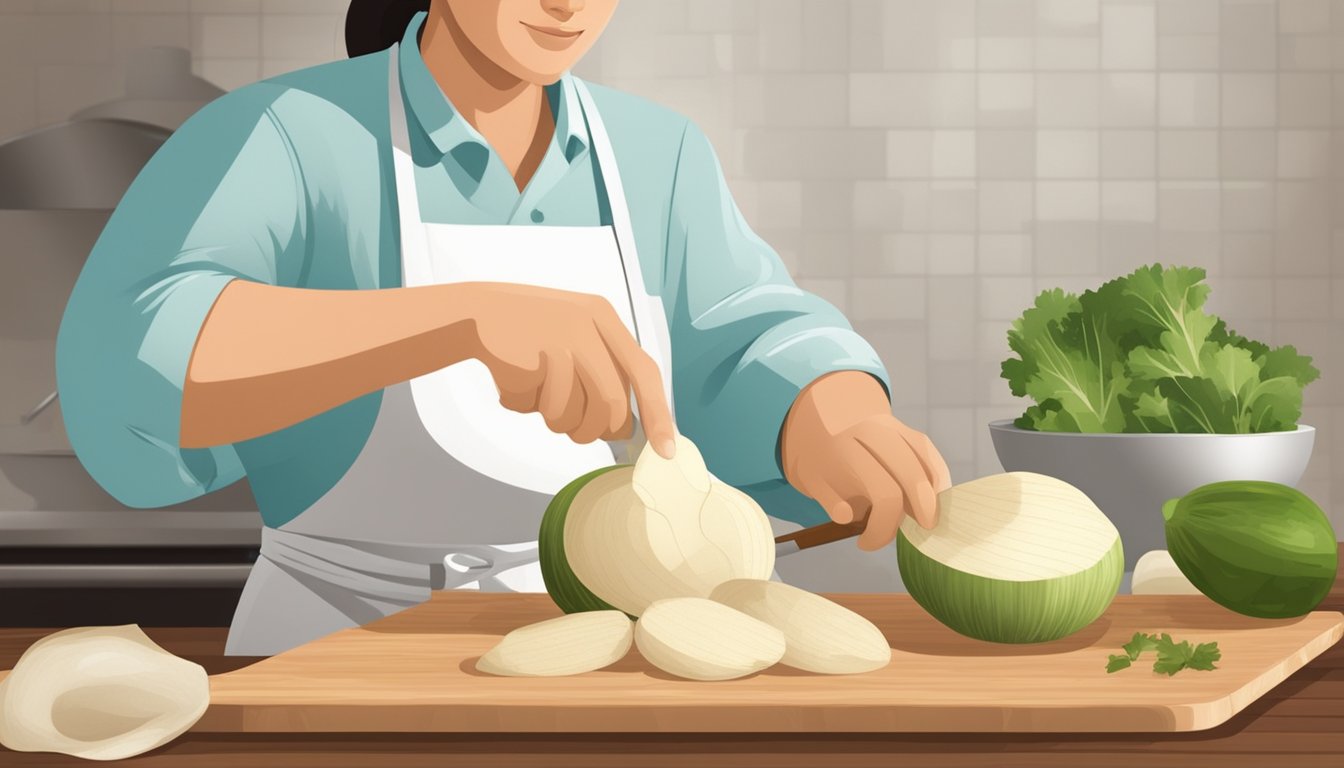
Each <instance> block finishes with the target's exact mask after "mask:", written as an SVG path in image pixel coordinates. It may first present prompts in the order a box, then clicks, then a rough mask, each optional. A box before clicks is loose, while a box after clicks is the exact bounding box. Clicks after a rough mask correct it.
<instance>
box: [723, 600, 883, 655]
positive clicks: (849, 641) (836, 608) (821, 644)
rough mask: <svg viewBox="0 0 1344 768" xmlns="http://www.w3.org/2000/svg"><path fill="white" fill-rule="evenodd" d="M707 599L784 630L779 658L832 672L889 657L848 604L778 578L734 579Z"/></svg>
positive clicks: (875, 632)
mask: <svg viewBox="0 0 1344 768" xmlns="http://www.w3.org/2000/svg"><path fill="white" fill-rule="evenodd" d="M710 599H711V600H714V601H715V602H718V603H723V604H724V605H727V606H729V607H730V608H734V609H736V610H738V611H741V612H742V613H745V614H747V615H748V616H751V617H752V618H755V619H759V620H760V621H763V622H765V623H766V624H769V625H770V626H772V627H774V628H775V629H778V630H779V631H780V632H781V633H783V635H784V646H785V647H784V656H783V657H782V658H781V659H780V663H782V664H786V665H788V666H790V667H795V668H797V669H801V670H805V671H808V672H819V673H823V674H832V675H846V674H857V673H861V672H871V671H873V670H875V669H881V668H882V667H885V666H886V665H887V663H888V662H890V661H891V646H890V645H888V644H887V639H886V638H885V637H883V635H882V632H881V630H879V629H878V628H877V627H876V626H874V625H873V623H872V622H871V621H869V620H867V619H865V618H864V617H862V616H860V615H859V614H857V613H855V612H854V611H851V610H850V609H848V608H846V607H844V606H842V605H839V604H837V603H834V602H831V601H830V600H827V599H826V598H824V597H822V596H821V595H816V594H813V593H811V592H808V591H807V590H804V589H799V588H798V587H795V586H792V585H789V584H784V583H782V582H778V581H759V580H756V579H734V580H732V581H727V582H724V583H723V584H720V585H719V586H718V587H716V588H715V589H714V591H713V592H712V593H710Z"/></svg>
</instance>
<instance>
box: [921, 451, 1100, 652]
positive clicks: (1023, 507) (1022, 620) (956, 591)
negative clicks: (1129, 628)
mask: <svg viewBox="0 0 1344 768" xmlns="http://www.w3.org/2000/svg"><path fill="white" fill-rule="evenodd" d="M896 549H897V557H898V558H899V565H900V571H901V578H902V580H903V581H904V582H905V587H906V589H907V590H908V591H909V592H910V595H911V596H912V597H913V598H914V599H915V601H916V602H918V603H919V604H920V605H921V606H922V607H923V608H924V609H925V610H926V611H928V612H929V613H930V614H932V615H933V617H934V618H936V619H938V620H939V621H941V622H942V623H943V624H946V625H947V626H948V627H950V628H952V629H953V630H955V631H957V632H960V633H961V634H963V635H966V636H968V637H973V638H976V639H979V640H988V641H991V642H996V643H1040V642H1046V641H1050V640H1057V639H1059V638H1061V637H1066V636H1068V635H1071V634H1073V633H1074V632H1077V631H1078V630H1080V629H1082V628H1083V627H1086V626H1087V625H1088V624H1091V623H1092V622H1093V621H1095V620H1096V619H1097V618H1098V617H1100V616H1101V614H1102V613H1104V612H1105V610H1106V608H1107V606H1109V605H1110V604H1111V600H1112V599H1113V598H1114V597H1115V593H1116V591H1117V590H1119V588H1120V579H1121V577H1122V576H1123V574H1124V550H1123V548H1122V545H1121V543H1120V533H1119V532H1118V531H1117V530H1116V529H1115V526H1114V525H1113V524H1112V523H1111V521H1110V520H1109V519H1108V518H1107V517H1106V515H1105V514H1103V513H1102V511H1101V510H1100V509H1098V508H1097V506H1096V505H1095V504H1093V503H1092V501H1091V500H1090V499H1089V498H1088V497H1087V495H1086V494H1084V493H1083V492H1082V491H1080V490H1078V489H1077V488H1074V487H1073V486H1072V485H1069V484H1068V483H1065V482H1063V481H1062V480H1057V479H1055V478H1052V477H1046V476H1044V475H1038V474H1034V473H1031V472H1009V473H1005V474H999V475H991V476H989V477H984V478H980V479H978V480H973V481H971V482H968V483H963V484H961V485H957V486H954V487H952V488H949V489H948V490H946V491H944V492H942V493H941V494H939V496H938V523H937V525H936V526H934V528H933V529H932V530H929V529H925V528H922V527H920V526H919V525H918V524H917V523H916V522H915V521H914V520H912V519H910V518H906V520H905V521H904V522H903V523H902V524H901V530H900V533H899V534H898V535H897V541H896Z"/></svg>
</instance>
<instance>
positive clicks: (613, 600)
mask: <svg viewBox="0 0 1344 768" xmlns="http://www.w3.org/2000/svg"><path fill="white" fill-rule="evenodd" d="M538 539H539V544H538V549H539V554H540V559H541V569H542V576H543V578H544V579H545V582H546V590H547V592H549V593H550V595H551V598H552V599H553V600H555V603H556V605H558V606H560V608H561V609H562V610H564V611H565V612H566V613H575V612H579V611H592V610H604V609H607V608H616V609H619V610H622V611H625V612H626V613H627V614H629V615H630V616H632V617H638V616H639V615H641V614H642V613H643V612H644V609H645V608H647V607H648V605H649V604H650V603H652V602H653V601H655V600H660V599H664V598H670V597H708V596H709V593H710V591H711V590H713V589H714V587H716V586H718V585H719V584H722V583H723V582H725V581H728V580H730V579H738V578H757V579H766V578H769V577H770V574H771V573H772V572H773V570H774V565H775V542H774V534H773V533H772V532H771V530H770V521H769V518H767V517H766V515H765V512H764V511H762V510H761V508H760V506H758V505H757V504H756V502H755V501H753V500H752V499H751V497H749V496H747V495H746V494H744V493H742V492H741V491H739V490H737V489H736V488H733V487H732V486H729V485H726V484H724V483H721V482H719V481H718V480H717V479H715V478H714V477H713V476H712V475H711V474H710V473H709V470H708V469H707V468H706V467H705V463H704V459H702V458H701V456H700V451H699V450H697V449H696V447H695V444H694V443H692V442H691V441H690V440H687V439H686V438H684V437H678V438H677V447H676V456H675V458H673V459H664V458H663V457H661V456H659V455H658V454H657V453H655V452H654V451H652V450H650V449H648V448H645V449H644V451H643V452H642V453H641V454H640V456H639V458H638V459H637V460H636V462H635V465H634V466H633V467H630V466H618V467H613V468H610V469H602V470H597V471H595V472H591V473H589V474H587V475H584V476H583V477H581V478H579V479H578V480H575V481H574V482H573V483H570V484H569V485H568V486H566V487H565V488H564V489H562V490H561V491H560V493H559V494H557V495H556V496H555V498H554V499H553V500H552V502H551V504H550V505H549V506H547V508H546V514H545V515H544V516H543V518H542V523H541V531H540V534H539V536H538Z"/></svg>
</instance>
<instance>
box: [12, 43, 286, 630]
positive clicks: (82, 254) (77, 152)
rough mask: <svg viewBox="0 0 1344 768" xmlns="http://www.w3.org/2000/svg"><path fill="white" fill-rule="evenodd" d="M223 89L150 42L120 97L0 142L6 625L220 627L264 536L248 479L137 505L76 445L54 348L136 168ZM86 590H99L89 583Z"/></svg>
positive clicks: (174, 52)
mask: <svg viewBox="0 0 1344 768" xmlns="http://www.w3.org/2000/svg"><path fill="white" fill-rule="evenodd" d="M222 93H223V91H221V90H220V89H218V88H216V87H215V86H213V85H211V84H209V83H208V82H206V81H204V80H201V79H200V78H197V77H195V76H193V75H192V73H191V56H190V54H189V52H187V51H185V50H181V49H175V48H149V49H144V50H141V51H138V52H136V53H134V54H133V55H132V56H131V58H130V60H129V64H128V69H127V78H126V94H125V97H124V98H120V99H116V100H113V101H109V102H106V103H103V104H97V105H94V106H92V107H89V108H87V109H84V110H81V111H79V112H77V113H75V114H74V115H73V116H72V118H71V119H70V120H69V121H67V122H63V123H60V124H57V125H53V126H49V127H46V128H42V129H39V130H36V131H33V132H31V133H28V134H25V135H21V136H18V137H15V138H12V139H10V140H8V141H4V142H2V143H0V234H3V240H2V242H3V243H4V246H3V247H2V248H0V590H3V594H4V605H5V611H4V613H3V615H0V623H2V624H5V625H9V626H20V625H29V626H48V625H64V624H71V623H83V624H88V623H100V622H102V623H116V622H122V621H134V622H139V623H148V624H153V623H173V624H184V623H197V624H202V623H203V624H227V623H228V621H229V618H230V616H231V614H232V610H233V606H234V604H235V603H236V601H237V594H238V592H239V590H241V587H242V584H243V581H244V580H245V579H246V577H247V573H248V570H249V568H250V564H251V562H252V560H253V559H254V558H255V552H256V549H257V547H258V546H259V542H260V528H261V520H260V516H259V515H258V514H257V512H256V506H255V503H254V501H253V499H252V495H251V492H250V490H249V489H248V487H247V485H246V483H245V482H244V483H238V484H235V485H234V486H231V487H229V488H226V489H221V490H220V491H218V492H216V493H212V494H210V495H208V496H206V497H204V498H201V499H198V500H195V501H193V502H191V503H189V504H184V505H180V506H177V507H172V508H166V509H154V510H140V509H131V508H128V507H125V506H123V505H122V504H120V503H118V502H117V501H116V500H115V499H113V498H112V497H111V496H109V495H108V494H107V493H105V492H104V491H103V490H102V488H100V487H99V486H98V485H97V484H96V483H95V482H94V481H93V480H92V478H90V477H89V476H88V474H87V473H86V472H85V471H84V469H83V467H82V466H81V465H80V463H79V461H78V459H77V458H76V457H75V456H74V453H73V452H72V450H71V448H70V443H69V440H68V439H67V437H66V434H65V427H64V424H63V422H62V420H61V411H60V401H59V398H58V397H57V396H56V373H55V348H56V333H57V330H58V328H59V326H60V321H61V315H62V313H63V312H64V309H65V304H66V301H67V300H68V298H69V295H70V291H71V289H72V288H73V287H74V283H75V279H76V278H77V277H78V275H79V272H80V270H81V269H82V267H83V265H84V261H85V259H86V258H87V256H88V253H89V251H90V250H91V249H92V247H93V244H94V242H95V241H96V240H97V238H98V236H99V234H100V233H101V232H102V229H103V227H104V225H105V224H106V223H107V220H108V217H109V216H110V215H111V212H112V210H113V209H114V208H115V207H116V205H117V203H118V202H119V201H120V200H121V197H122V195H123V194H124V193H125V191H126V189H127V188H128V187H129V186H130V184H131V182H132V181H133V180H134V179H135V176H136V174H138V173H139V171H140V169H141V168H142V167H143V166H144V164H145V163H146V162H147V161H148V160H149V158H150V157H151V156H153V154H154V152H155V151H157V150H158V148H159V147H160V146H161V145H162V144H163V143H164V141H166V140H167V139H168V137H169V136H170V135H171V134H172V131H173V130H175V129H176V128H177V127H179V126H180V125H181V124H182V122H183V121H184V120H185V119H186V118H187V117H188V116H190V115H191V114H192V113H193V112H195V111H196V110H197V109H199V108H200V107H201V106H203V105H204V104H205V103H207V102H208V101H210V100H212V99H214V98H215V97H217V96H219V95H221V94H222ZM90 587H96V589H89V588H90Z"/></svg>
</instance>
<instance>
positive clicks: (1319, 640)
mask: <svg viewBox="0 0 1344 768" xmlns="http://www.w3.org/2000/svg"><path fill="white" fill-rule="evenodd" d="M1311 617H1319V618H1321V619H1330V618H1331V617H1333V621H1332V622H1331V623H1330V624H1329V625H1327V626H1326V627H1324V628H1323V629H1322V630H1321V633H1320V634H1319V635H1317V636H1316V637H1315V638H1313V639H1311V640H1310V641H1308V642H1307V643H1305V644H1303V646H1302V647H1301V648H1299V649H1298V651H1297V653H1295V654H1293V655H1292V656H1289V657H1287V658H1285V659H1283V661H1281V662H1280V663H1279V664H1278V666H1277V667H1270V668H1269V669H1266V670H1265V671H1264V672H1262V673H1261V674H1260V675H1258V676H1257V677H1255V678H1253V679H1251V680H1250V681H1248V682H1247V683H1246V684H1245V685H1243V686H1242V687H1240V688H1238V689H1237V690H1235V691H1232V692H1230V693H1228V694H1226V695H1224V696H1220V697H1218V698H1216V699H1210V700H1208V701H1203V702H1195V703H1193V704H1188V705H1179V706H1177V707H1171V709H1173V710H1176V709H1189V711H1190V713H1191V719H1192V722H1191V725H1190V727H1188V728H1181V729H1177V730H1176V731H1174V732H1176V733H1184V732H1196V731H1207V730H1209V729H1211V728H1217V727H1218V726H1220V725H1222V724H1223V723H1226V722H1227V721H1228V720H1231V719H1232V718H1233V717H1236V716H1237V715H1238V714H1240V713H1241V711H1242V710H1244V709H1246V708H1247V707H1249V706H1250V705H1252V704H1254V703H1255V702H1256V701H1257V700H1259V699H1260V697H1262V696H1264V695H1265V694H1267V693H1269V692H1270V691H1272V690H1274V689H1275V688H1277V687H1278V686H1280V685H1282V684H1283V683H1285V682H1287V680H1288V678H1290V677H1292V676H1293V675H1295V674H1297V673H1298V672H1299V671H1300V670H1301V669H1302V668H1303V667H1305V666H1307V665H1308V664H1310V663H1311V662H1312V661H1313V660H1315V659H1316V658H1318V657H1319V656H1320V655H1321V654H1323V653H1325V652H1326V651H1328V650H1330V649H1331V648H1332V647H1334V645H1335V643H1338V642H1339V641H1340V640H1341V639H1344V613H1341V612H1340V611H1312V612H1310V613H1308V614H1307V615H1306V617H1305V618H1311Z"/></svg>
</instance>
